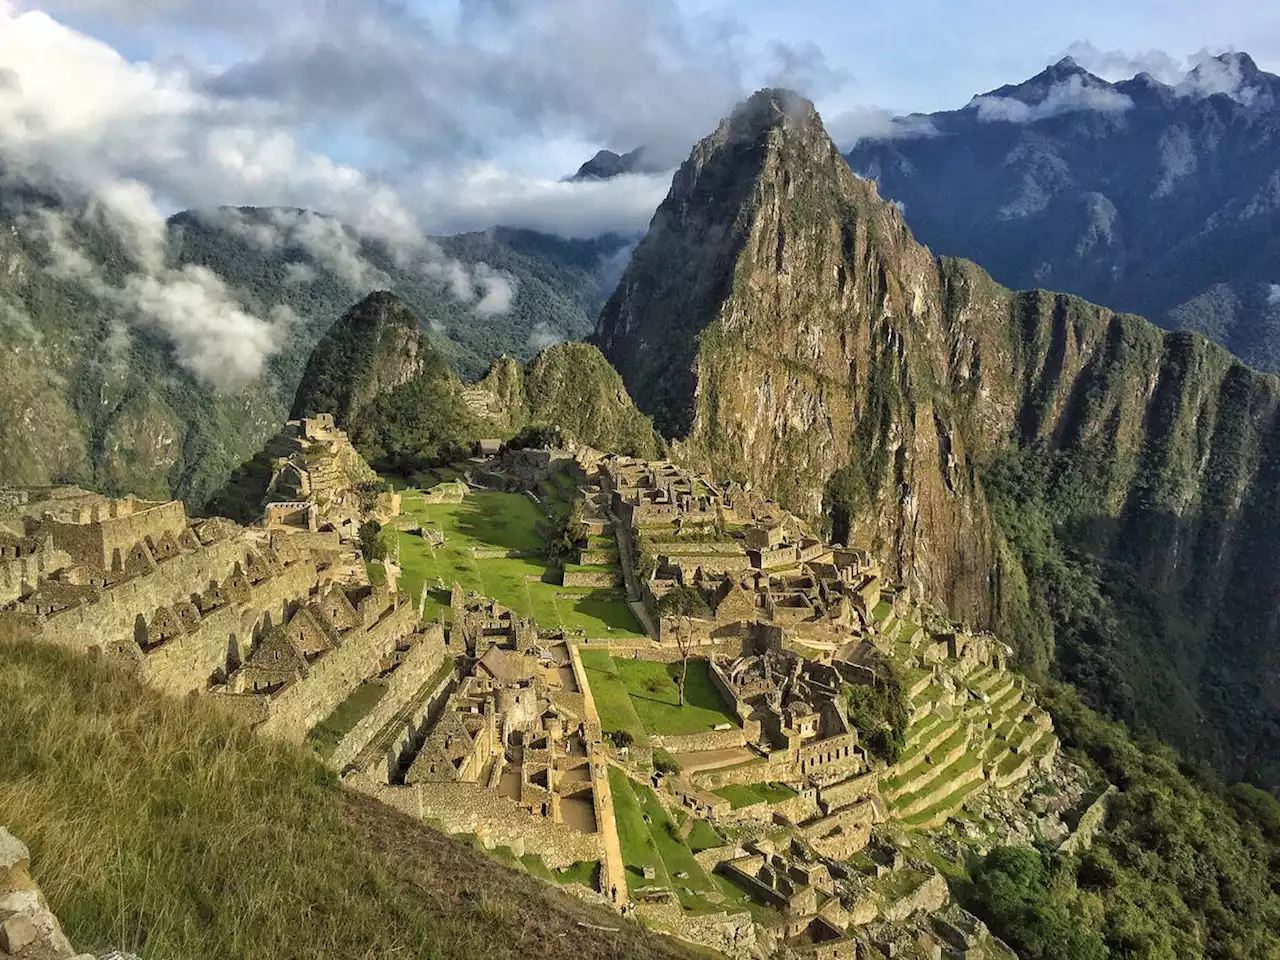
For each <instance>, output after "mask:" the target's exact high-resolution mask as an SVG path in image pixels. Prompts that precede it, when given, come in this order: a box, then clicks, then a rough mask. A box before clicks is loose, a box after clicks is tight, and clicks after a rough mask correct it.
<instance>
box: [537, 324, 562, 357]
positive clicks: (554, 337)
mask: <svg viewBox="0 0 1280 960" xmlns="http://www.w3.org/2000/svg"><path fill="white" fill-rule="evenodd" d="M565 339H566V338H565V335H564V334H563V333H561V332H560V331H558V330H555V329H552V327H551V326H550V324H546V323H539V324H538V325H537V326H535V327H534V328H533V332H532V333H531V334H529V350H530V352H531V353H539V352H541V351H543V350H545V349H547V347H554V346H555V345H556V344H557V343H564V342H565Z"/></svg>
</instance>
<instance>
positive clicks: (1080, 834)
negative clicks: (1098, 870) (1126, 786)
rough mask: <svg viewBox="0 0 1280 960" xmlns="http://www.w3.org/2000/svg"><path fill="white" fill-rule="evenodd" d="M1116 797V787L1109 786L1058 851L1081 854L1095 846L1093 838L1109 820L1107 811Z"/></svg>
mask: <svg viewBox="0 0 1280 960" xmlns="http://www.w3.org/2000/svg"><path fill="white" fill-rule="evenodd" d="M1115 795H1116V785H1115V784H1114V783H1113V784H1109V785H1108V786H1107V789H1106V790H1104V791H1102V794H1101V795H1100V796H1099V797H1098V799H1096V800H1094V801H1093V803H1091V804H1089V806H1088V807H1086V808H1085V811H1084V813H1082V814H1081V815H1080V822H1079V823H1077V824H1076V828H1075V830H1074V831H1073V832H1072V834H1071V836H1069V837H1067V839H1065V840H1063V841H1062V846H1061V847H1059V848H1058V849H1059V850H1060V851H1062V852H1063V853H1081V852H1083V851H1085V850H1088V849H1089V847H1091V846H1092V845H1093V838H1094V837H1096V836H1097V835H1098V831H1099V830H1101V829H1102V825H1103V823H1105V822H1106V819H1107V810H1108V808H1109V807H1110V806H1111V799H1112V798H1113V797H1114V796H1115Z"/></svg>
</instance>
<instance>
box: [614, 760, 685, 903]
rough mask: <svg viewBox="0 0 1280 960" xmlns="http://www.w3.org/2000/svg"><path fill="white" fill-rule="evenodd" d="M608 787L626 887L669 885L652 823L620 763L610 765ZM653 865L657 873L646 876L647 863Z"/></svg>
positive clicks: (632, 888) (631, 888) (630, 888)
mask: <svg viewBox="0 0 1280 960" xmlns="http://www.w3.org/2000/svg"><path fill="white" fill-rule="evenodd" d="M609 790H610V793H611V794H612V796H613V822H614V823H615V824H617V827H618V843H619V845H620V846H621V847H622V861H623V863H625V864H626V865H627V888H628V889H629V890H635V889H636V888H637V887H643V886H645V885H646V884H660V885H668V884H669V883H670V878H669V877H668V876H667V871H666V867H665V866H664V865H663V863H662V856H661V855H660V854H659V853H658V845H657V844H656V843H655V842H654V840H653V836H652V834H650V833H649V826H648V824H646V823H645V822H644V811H643V810H642V809H641V808H640V801H638V800H637V799H636V795H635V793H634V792H632V790H631V781H630V780H629V779H628V778H627V775H626V774H625V773H623V772H622V771H621V770H619V769H618V768H617V767H614V766H610V767H609ZM646 866H649V867H653V869H654V871H655V872H656V874H657V876H656V877H655V878H654V879H653V880H645V879H644V867H646Z"/></svg>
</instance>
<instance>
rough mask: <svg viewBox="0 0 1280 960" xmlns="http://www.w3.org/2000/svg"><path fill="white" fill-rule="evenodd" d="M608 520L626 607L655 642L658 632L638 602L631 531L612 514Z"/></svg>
mask: <svg viewBox="0 0 1280 960" xmlns="http://www.w3.org/2000/svg"><path fill="white" fill-rule="evenodd" d="M609 519H610V520H612V521H613V535H614V539H616V540H617V541H618V561H619V562H620V563H621V564H622V579H623V582H624V583H625V584H626V591H627V605H628V606H629V607H631V612H632V613H634V614H635V616H636V619H637V620H639V621H640V626H642V627H644V632H645V633H647V634H648V635H649V639H650V640H657V639H658V630H657V628H656V627H655V626H654V624H653V621H652V620H651V619H650V618H649V611H648V610H646V609H645V608H644V604H643V603H641V602H640V595H641V594H640V584H639V583H638V582H637V581H636V574H635V564H634V563H633V562H632V553H631V529H630V528H629V527H627V526H626V525H625V524H623V523H621V522H620V521H619V520H618V518H617V517H616V516H615V515H614V514H612V513H611V514H609Z"/></svg>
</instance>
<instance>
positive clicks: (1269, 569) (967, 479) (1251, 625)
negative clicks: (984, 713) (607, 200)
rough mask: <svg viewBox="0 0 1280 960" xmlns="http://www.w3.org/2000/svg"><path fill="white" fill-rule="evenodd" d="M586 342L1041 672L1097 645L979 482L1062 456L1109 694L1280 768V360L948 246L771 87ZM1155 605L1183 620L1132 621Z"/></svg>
mask: <svg viewBox="0 0 1280 960" xmlns="http://www.w3.org/2000/svg"><path fill="white" fill-rule="evenodd" d="M596 340H597V342H598V343H599V345H600V346H601V349H602V350H603V351H604V353H605V355H606V356H607V357H608V358H609V359H610V360H611V361H612V362H613V363H614V364H615V365H616V366H617V368H618V369H619V371H620V372H621V374H622V376H623V379H624V381H625V382H626V384H627V386H628V388H629V390H630V391H631V393H632V395H633V396H634V397H635V399H636V402H637V404H638V405H639V407H640V408H641V409H642V410H644V411H645V412H647V413H650V414H651V415H652V416H653V417H654V419H655V422H656V423H657V424H658V425H659V427H660V428H661V429H662V431H663V432H664V433H665V434H666V435H667V436H669V437H672V438H674V439H675V440H676V441H677V443H678V448H679V449H680V450H681V451H682V452H683V453H684V454H685V455H686V456H687V457H688V458H689V459H690V460H691V461H693V462H694V463H696V464H697V465H699V466H701V467H704V468H708V469H710V470H713V471H715V472H716V473H719V474H721V475H725V476H734V477H739V478H741V479H749V480H752V481H754V482H755V483H756V484H757V485H759V486H760V487H761V488H763V489H764V490H765V491H767V492H768V493H770V494H772V495H774V496H776V497H778V498H779V499H780V500H781V501H782V502H783V503H784V504H785V505H786V506H788V507H790V508H793V509H795V510H797V511H798V512H801V513H804V514H807V515H808V516H810V517H819V516H821V515H823V514H824V513H826V514H827V515H828V517H829V518H830V517H831V515H832V514H833V513H835V512H836V511H835V510H834V509H833V508H834V507H836V506H837V505H840V506H843V507H844V508H845V510H846V512H847V514H848V515H849V517H850V518H851V521H852V522H851V529H850V531H849V533H848V535H849V537H850V538H851V539H853V540H855V541H859V542H862V543H864V544H866V545H868V546H870V547H872V548H873V549H875V550H876V551H877V552H878V553H880V554H881V555H882V556H883V557H884V558H885V559H886V560H887V561H888V562H889V563H890V565H891V567H892V569H893V571H894V575H895V576H897V577H899V578H901V579H903V580H905V581H907V582H908V583H910V584H912V585H913V586H915V587H916V588H917V589H919V590H921V591H923V592H924V593H925V594H926V595H928V596H930V597H932V598H934V599H936V600H938V601H940V602H943V603H945V604H946V605H947V606H948V607H949V608H950V609H951V611H952V612H953V613H954V614H956V615H958V616H960V617H962V618H964V619H967V620H970V621H973V622H976V623H981V624H992V623H994V624H995V625H997V626H999V627H1000V628H1001V629H1002V630H1004V631H1005V632H1006V633H1007V634H1008V635H1010V636H1011V637H1012V638H1013V639H1015V640H1017V641H1018V642H1019V643H1020V646H1021V647H1022V652H1023V655H1024V660H1025V661H1026V662H1028V663H1029V665H1031V666H1033V667H1035V666H1041V667H1048V666H1049V665H1050V664H1051V662H1052V661H1053V660H1054V659H1055V658H1056V659H1057V660H1058V661H1059V666H1061V665H1062V664H1061V661H1062V660H1063V650H1062V647H1063V645H1064V643H1065V642H1066V638H1067V637H1070V639H1071V643H1072V644H1078V645H1079V646H1080V650H1077V651H1075V652H1076V653H1077V654H1079V655H1080V656H1081V657H1084V658H1086V659H1087V654H1088V652H1089V649H1090V644H1093V649H1095V650H1096V649H1097V648H1098V647H1099V646H1101V645H1102V643H1103V641H1101V640H1097V639H1096V638H1095V639H1092V640H1091V639H1090V636H1089V631H1088V630H1085V629H1083V628H1081V627H1080V626H1079V623H1077V622H1065V621H1067V620H1070V619H1071V618H1072V617H1073V616H1074V617H1075V619H1076V620H1083V619H1085V617H1084V615H1083V614H1081V615H1079V616H1076V614H1078V613H1079V611H1078V610H1077V611H1076V612H1075V614H1071V613H1070V611H1066V612H1064V610H1063V609H1061V603H1060V600H1061V598H1060V597H1057V596H1055V595H1054V592H1053V590H1054V586H1053V584H1052V583H1051V582H1048V581H1047V580H1046V578H1045V575H1044V573H1045V571H1044V570H1043V569H1041V568H1040V567H1038V566H1035V565H1034V564H1033V563H1032V562H1031V561H1032V560H1033V559H1034V556H1033V554H1034V549H1033V547H1034V544H1033V543H1032V541H1031V540H1030V539H1028V538H1027V537H1026V536H1024V534H1025V531H1023V530H1019V529H1017V528H1016V524H1017V522H1018V521H1019V520H1020V519H1021V515H1020V514H1018V513H1017V512H1016V511H1015V512H1013V513H1010V512H1009V511H1007V510H1004V509H1003V508H1002V509H1001V510H1000V511H999V517H998V518H997V517H995V516H993V511H992V501H991V498H990V497H989V496H988V494H987V491H986V490H985V488H984V478H985V477H986V476H988V474H989V472H990V468H992V466H993V465H1001V466H1002V467H1007V466H1008V463H1007V461H1009V460H1010V459H1011V458H1022V459H1021V463H1020V465H1021V468H1023V473H1022V474H1019V476H1024V477H1025V476H1027V475H1029V473H1030V471H1028V470H1027V469H1026V468H1027V466H1028V463H1030V464H1031V465H1034V464H1035V463H1036V462H1037V460H1040V461H1043V462H1044V463H1046V464H1049V463H1051V464H1052V474H1053V475H1052V477H1051V478H1050V479H1051V481H1052V484H1053V491H1054V493H1053V496H1052V497H1050V498H1049V499H1050V501H1051V503H1050V506H1049V508H1048V509H1049V515H1048V516H1047V518H1046V531H1045V533H1044V537H1045V538H1047V539H1048V540H1051V541H1053V542H1054V544H1056V547H1055V549H1060V551H1064V552H1069V554H1070V557H1069V559H1070V561H1071V562H1072V563H1074V564H1076V565H1077V566H1078V567H1082V568H1083V569H1085V570H1086V572H1087V574H1088V576H1089V577H1091V578H1092V579H1091V580H1090V581H1089V582H1090V583H1091V584H1092V587H1093V588H1096V590H1097V592H1098V594H1099V598H1098V600H1097V604H1101V605H1103V607H1104V608H1105V609H1103V608H1099V609H1091V610H1089V611H1088V616H1089V617H1092V618H1094V619H1093V620H1090V621H1089V623H1090V624H1093V625H1095V626H1096V627H1097V630H1098V631H1100V632H1103V633H1106V643H1108V644H1111V646H1112V647H1113V648H1114V649H1108V651H1107V653H1106V657H1107V658H1108V664H1107V668H1108V670H1109V671H1110V674H1109V676H1108V679H1107V680H1106V682H1105V684H1103V686H1105V687H1106V689H1100V690H1099V691H1098V699H1101V700H1107V701H1108V705H1117V704H1118V705H1119V706H1118V712H1122V713H1124V712H1130V713H1133V712H1136V711H1138V710H1139V709H1140V708H1142V707H1144V706H1145V705H1147V704H1153V705H1155V706H1154V708H1153V711H1152V713H1151V715H1150V716H1147V717H1145V718H1136V719H1139V721H1140V722H1141V720H1143V719H1145V720H1146V721H1147V722H1149V723H1150V724H1151V725H1153V726H1155V727H1156V728H1157V729H1159V730H1160V731H1161V732H1162V733H1164V734H1165V735H1166V736H1169V737H1170V738H1171V739H1173V740H1175V742H1178V743H1180V744H1182V745H1184V746H1188V747H1190V748H1194V749H1196V750H1198V751H1199V752H1201V753H1202V754H1203V755H1205V756H1208V757H1211V758H1212V759H1214V760H1215V761H1216V762H1218V763H1219V765H1220V766H1223V767H1229V768H1231V769H1232V770H1235V771H1247V772H1253V773H1254V774H1255V775H1260V776H1264V777H1269V776H1274V775H1275V773H1276V770H1275V767H1274V763H1273V762H1272V761H1266V760H1265V759H1264V758H1265V757H1266V756H1267V755H1268V754H1267V750H1269V749H1270V751H1271V752H1270V756H1272V757H1274V756H1276V755H1277V753H1276V751H1275V749H1274V748H1272V747H1268V746H1267V745H1268V744H1275V743H1276V742H1280V724H1278V723H1277V713H1276V705H1277V702H1278V701H1277V697H1276V693H1277V686H1278V684H1277V677H1278V676H1280V649H1278V648H1277V646H1276V644H1275V643H1274V641H1273V639H1272V636H1273V631H1274V625H1275V624H1276V623H1277V620H1278V619H1280V571H1277V570H1276V569H1275V568H1274V567H1273V566H1271V565H1269V564H1266V563H1264V562H1262V560H1263V557H1265V556H1266V550H1267V549H1268V548H1269V547H1271V546H1274V545H1276V544H1280V511H1277V507H1276V503H1277V493H1278V492H1280V491H1278V489H1277V487H1278V485H1280V472H1278V471H1280V420H1277V417H1276V411H1277V401H1278V399H1280V386H1278V384H1277V381H1276V380H1275V378H1273V377H1269V376H1265V375H1262V374H1259V373H1256V372H1254V371H1252V370H1249V369H1248V368H1246V367H1244V366H1243V365H1242V364H1240V363H1239V362H1238V361H1236V360H1234V359H1233V358H1232V357H1231V356H1230V355H1229V354H1227V353H1226V352H1225V351H1224V350H1222V349H1220V348H1218V347H1216V346H1213V345H1211V344H1209V343H1208V342H1206V341H1205V340H1203V339H1201V338H1199V337H1197V336H1193V335H1190V334H1166V333H1163V332H1162V331H1160V330H1159V329H1158V328H1156V327H1154V326H1152V325H1151V324H1149V323H1147V322H1146V321H1143V320H1141V319H1139V318H1136V317H1132V316H1125V315H1119V314H1116V313H1113V312H1112V311H1110V310H1107V309H1104V308H1101V307H1097V306H1094V305H1092V304H1089V303H1086V302H1084V301H1082V300H1079V299H1077V298H1074V297H1070V296H1063V295H1055V294H1049V293H1043V292H1030V293H1012V292H1010V291H1008V290H1006V289H1005V288H1003V287H1001V286H999V285H998V284H996V283H995V282H993V281H992V280H991V279H990V278H989V277H988V276H987V275H986V274H985V273H984V272H983V271H982V270H981V269H979V268H978V267H976V266H974V265H973V264H971V263H968V262H965V261H956V260H949V259H943V260H938V259H935V258H934V257H933V256H932V255H931V254H930V253H929V251H928V250H927V249H925V248H924V247H923V246H921V245H920V244H918V243H917V242H916V241H915V240H914V239H913V237H912V235H911V233H910V231H909V230H908V229H907V227H906V225H905V223H904V222H903V218H902V215H901V213H900V212H899V210H898V209H897V208H896V207H894V206H893V205H892V204H889V203H886V202H884V201H882V200H881V199H880V198H879V197H878V196H877V192H876V188H875V185H874V184H872V183H870V182H868V181H863V180H860V179H859V178H858V177H856V176H854V174H853V173H852V171H851V170H850V169H849V167H848V165H847V164H846V163H845V161H844V159H843V158H842V157H841V156H840V154H839V151H838V150H837V149H836V147H835V146H834V144H832V142H831V141H830V139H829V138H828V137H827V135H826V133H825V131H824V130H823V127H822V123H821V121H820V119H819V117H818V116H817V114H816V112H815V111H814V110H813V107H812V105H811V104H809V103H808V102H807V101H803V100H800V99H799V98H797V97H795V96H794V95H791V94H788V93H786V92H783V91H762V92H761V93H758V94H756V95H755V96H754V97H752V98H751V99H750V100H749V101H747V102H746V103H745V104H744V105H743V106H741V107H740V108H739V109H738V110H737V111H736V112H735V113H734V114H733V116H732V117H730V118H729V119H728V120H726V121H725V122H724V123H722V124H721V126H720V127H719V128H718V129H717V130H716V131H715V133H713V134H712V135H711V136H710V137H708V138H707V139H705V140H703V141H702V142H701V143H699V144H698V145H697V146H696V147H695V148H694V151H693V153H692V155H691V156H690V158H689V160H688V161H686V162H685V164H684V165H683V166H682V167H681V168H680V170H679V171H678V173H677V174H676V176H675V178H674V180H673V182H672V187H671V191H670V193H669V194H668V196H667V198H666V200H665V201H664V202H663V204H662V206H661V207H660V208H659V210H658V212H657V213H656V215H655V216H654V219H653V222H652V224H651V226H650V230H649V233H648V235H647V236H646V237H645V239H644V240H643V241H642V242H641V244H640V246H639V247H638V248H637V250H636V252H635V255H634V257H633V259H632V262H631V265H630V267H629V269H628V270H627V272H626V274H625V275H624V276H623V279H622V281H621V282H620V284H619V286H618V288H617V290H616V292H615V293H614V295H613V297H612V298H611V299H610V300H609V302H608V303H607V304H606V306H605V308H604V310H603V312H602V314H601V317H600V322H599V326H598V328H597V333H596ZM1008 476H1009V472H1008V470H1005V471H1004V472H1003V473H1001V477H1002V478H1004V479H1007V477H1008ZM1005 503H1006V501H1005V500H1002V501H1001V504H1002V505H1003V504H1005ZM997 519H999V521H1000V522H999V523H997ZM1046 569H1047V568H1046ZM1072 569H1076V568H1075V567H1073V568H1072ZM1121 584H1123V585H1124V588H1125V591H1127V592H1123V593H1122V592H1121V591H1120V590H1119V585H1121ZM1082 602H1083V601H1082ZM1097 604H1095V606H1097ZM1153 609H1154V610H1159V611H1162V613H1163V615H1166V616H1170V617H1171V618H1172V619H1171V621H1170V623H1169V624H1168V629H1167V630H1155V631H1153V630H1151V628H1150V624H1149V623H1146V626H1145V627H1144V628H1143V629H1142V630H1140V631H1137V632H1136V633H1135V634H1134V636H1132V637H1131V636H1130V634H1131V633H1133V631H1128V630H1126V629H1125V627H1126V626H1128V625H1131V624H1134V623H1144V622H1145V621H1144V620H1143V617H1144V613H1143V611H1144V610H1146V611H1148V612H1149V611H1151V610H1153ZM1100 611H1101V612H1100ZM1069 614H1070V615H1069ZM1148 620H1149V617H1148ZM1046 621H1048V622H1046ZM1095 621H1096V624H1095ZM1117 624H1118V626H1117ZM1090 629H1092V627H1091V628H1090ZM1046 637H1047V639H1046ZM1037 638H1040V639H1037ZM1055 641H1056V647H1057V648H1056V649H1055ZM1153 656H1154V657H1156V658H1157V659H1156V660H1155V661H1153V660H1152V659H1151V658H1152V657H1153ZM1153 662H1154V663H1158V664H1159V665H1160V669H1159V670H1156V671H1153V670H1152V664H1153ZM1068 672H1069V671H1068ZM1153 676H1155V677H1158V678H1159V680H1157V681H1154V682H1153V680H1152V679H1151V678H1152V677H1153ZM1174 703H1176V706H1173V705H1172V704H1174ZM1131 718H1132V717H1131ZM1206 721H1208V722H1207V723H1206ZM1260 765H1261V766H1260ZM1262 766H1266V767H1267V768H1268V769H1269V770H1271V773H1270V774H1259V773H1258V771H1259V770H1261V769H1262Z"/></svg>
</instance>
